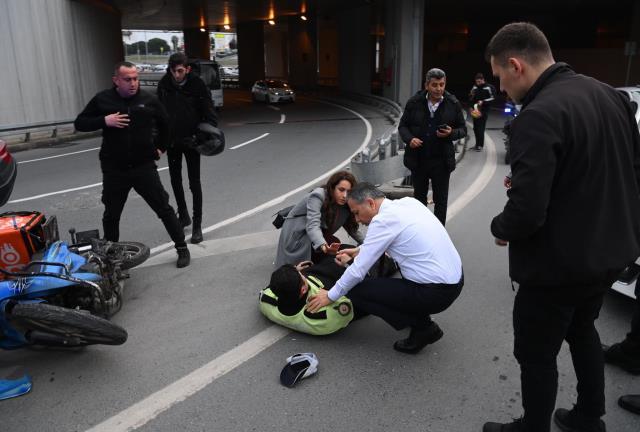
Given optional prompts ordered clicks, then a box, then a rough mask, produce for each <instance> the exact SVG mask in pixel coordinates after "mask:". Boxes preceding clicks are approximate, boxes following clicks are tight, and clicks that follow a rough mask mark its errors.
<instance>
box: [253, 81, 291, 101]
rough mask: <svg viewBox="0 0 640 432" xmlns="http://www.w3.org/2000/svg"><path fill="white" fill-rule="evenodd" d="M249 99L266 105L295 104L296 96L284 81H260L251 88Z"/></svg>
mask: <svg viewBox="0 0 640 432" xmlns="http://www.w3.org/2000/svg"><path fill="white" fill-rule="evenodd" d="M251 98H252V99H253V100H254V101H264V102H267V103H276V102H285V101H286V102H295V101H296V94H295V92H294V91H293V89H292V88H291V87H289V84H287V83H286V82H284V81H279V80H260V81H256V82H255V84H254V85H253V87H252V88H251Z"/></svg>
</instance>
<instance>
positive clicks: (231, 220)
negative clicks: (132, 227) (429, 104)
mask: <svg viewBox="0 0 640 432" xmlns="http://www.w3.org/2000/svg"><path fill="white" fill-rule="evenodd" d="M317 102H320V103H323V104H326V105H333V106H336V107H339V108H342V109H344V110H347V111H349V112H350V113H352V114H354V115H356V116H358V117H359V118H360V119H361V120H362V121H363V122H364V124H365V126H366V128H367V133H366V135H365V137H364V139H363V140H362V144H361V145H360V147H358V149H357V150H356V151H355V152H353V154H352V155H351V156H349V157H348V158H347V159H345V160H343V161H342V162H340V163H339V164H338V165H337V166H336V167H335V168H333V169H332V170H330V171H327V172H326V173H324V174H322V175H320V176H318V177H316V178H314V179H313V180H311V181H309V182H307V183H305V184H303V185H302V186H300V187H298V188H296V189H294V190H292V191H289V192H287V193H286V194H284V195H280V196H279V197H277V198H274V199H272V200H270V201H267V202H265V203H263V204H260V205H259V206H257V207H254V208H252V209H250V210H247V211H246V212H243V213H240V214H238V215H235V216H233V217H231V218H229V219H225V220H223V221H221V222H218V223H217V224H214V225H211V226H209V227H207V228H205V229H203V230H202V233H203V234H206V233H208V232H211V231H214V230H217V229H219V228H222V227H225V226H227V225H230V224H232V223H234V222H237V221H239V220H242V219H244V218H246V217H249V216H251V215H254V214H256V213H259V212H261V211H262V210H265V209H268V208H269V207H272V206H274V205H276V204H280V203H281V202H283V201H284V200H285V199H287V198H289V197H290V196H291V195H295V194H297V193H298V192H300V191H302V190H305V189H308V188H309V187H310V186H313V185H315V184H316V183H318V182H319V181H320V180H323V179H325V178H327V177H329V176H330V175H331V174H333V173H334V172H336V171H339V170H341V169H342V168H343V167H344V166H346V165H348V164H349V162H351V159H353V157H354V156H355V155H357V154H358V153H359V152H361V151H362V150H363V149H364V148H365V147H366V145H367V144H368V143H369V141H370V140H371V135H372V130H373V129H372V128H371V123H369V120H367V119H366V118H364V116H362V115H361V114H360V113H357V112H355V111H353V110H352V109H349V108H347V107H344V106H342V105H338V104H334V103H331V102H325V101H317ZM190 238H191V234H189V235H187V236H186V240H189V239H190ZM171 247H173V242H170V243H164V244H161V245H158V246H156V247H154V248H152V249H151V253H158V252H161V251H163V250H166V249H169V248H171Z"/></svg>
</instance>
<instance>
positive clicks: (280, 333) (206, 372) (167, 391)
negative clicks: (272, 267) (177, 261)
mask: <svg viewBox="0 0 640 432" xmlns="http://www.w3.org/2000/svg"><path fill="white" fill-rule="evenodd" d="M323 103H327V104H330V105H335V104H332V103H330V102H323ZM337 106H340V105H337ZM341 108H344V109H346V110H348V111H351V112H353V113H354V114H356V115H358V116H359V117H360V118H361V119H362V120H363V121H364V122H365V124H367V137H368V138H370V136H371V125H370V124H369V122H368V121H367V120H366V119H365V118H364V117H362V116H360V115H359V114H358V113H356V112H355V111H352V110H350V109H348V108H345V107H341ZM487 138H488V136H487ZM368 142H369V141H368V140H365V141H364V143H363V145H362V146H361V147H360V148H363V147H364V146H365V145H366V144H367V143H368ZM355 154H357V152H355V153H354V156H355ZM350 160H351V158H349V159H347V161H345V162H346V163H348V162H349V161H350ZM342 166H343V165H342V164H341V165H339V166H338V167H336V168H335V169H334V170H332V171H331V172H329V173H327V174H325V176H329V175H331V174H333V172H334V171H337V170H338V169H339V168H341V167H342ZM495 169H496V153H495V143H494V142H493V140H491V138H489V139H488V140H487V158H486V160H485V163H484V166H483V169H482V171H481V173H480V175H479V177H478V179H476V180H475V181H474V182H473V183H472V185H471V187H470V188H469V189H473V191H474V192H473V193H471V194H466V192H465V193H463V194H462V195H461V196H460V197H458V198H457V199H456V200H455V201H454V202H453V203H452V205H451V207H450V208H455V211H454V212H452V214H451V215H450V217H449V218H448V219H450V218H452V217H453V216H455V214H457V213H459V212H460V211H461V210H462V208H464V207H465V206H466V205H467V204H468V203H469V202H470V201H471V199H473V198H474V197H475V196H477V195H478V194H479V193H480V191H481V190H482V189H481V187H484V186H486V185H487V183H488V179H487V178H486V175H487V173H493V172H495ZM313 183H314V182H309V183H307V184H306V185H304V186H302V187H300V188H298V189H296V190H295V191H292V192H289V193H288V194H285V195H283V196H281V197H280V198H276V199H275V200H272V201H270V202H269V203H272V204H271V205H273V204H275V203H274V202H273V201H277V200H280V201H282V200H284V199H285V198H286V197H287V196H290V195H292V194H294V193H297V192H298V191H300V190H302V189H305V188H306V187H308V186H310V185H311V184H313ZM280 201H278V202H280ZM269 203H265V204H269ZM265 204H263V205H261V206H259V207H256V209H257V208H262V207H263V206H265ZM256 209H253V210H250V211H249V212H245V213H243V214H242V215H244V216H242V215H238V216H236V217H235V218H231V219H227V221H223V222H221V223H220V224H216V225H213V226H211V227H209V228H207V229H206V230H203V231H206V232H208V231H212V230H213V229H216V228H219V227H220V226H223V225H222V224H228V223H231V222H234V221H236V220H238V219H239V218H240V216H242V217H246V216H249V215H250V214H253V213H255V212H256ZM258 211H259V210H258ZM167 245H170V244H169V243H167ZM163 246H164V248H166V247H167V246H165V245H161V246H157V247H155V248H153V249H152V250H151V251H152V253H153V252H154V250H155V251H158V250H160V249H159V248H161V247H163ZM287 334H289V330H287V329H284V328H282V327H278V326H271V327H269V328H267V329H266V330H263V331H262V332H260V333H258V334H257V335H255V336H254V337H252V338H251V339H249V340H247V341H246V342H244V343H243V344H241V345H239V346H238V347H236V348H234V349H232V350H230V351H227V352H226V353H224V354H222V355H221V356H219V357H217V358H215V359H213V360H212V361H210V362H209V363H207V364H205V365H204V366H202V367H200V368H198V369H196V370H195V371H193V372H191V373H190V374H188V375H187V376H185V377H183V378H181V379H179V380H178V381H175V382H173V383H172V384H169V385H168V386H166V387H165V388H163V389H160V390H158V391H157V392H155V393H153V394H152V395H150V396H148V397H147V398H145V399H143V400H141V401H140V402H138V403H136V404H134V405H132V406H130V407H129V408H127V409H125V410H124V411H121V412H119V413H118V414H116V415H114V416H113V417H111V418H109V419H107V420H105V421H104V422H102V423H100V424H98V425H96V426H94V427H93V428H91V429H89V430H88V431H87V432H120V431H122V432H128V431H132V430H135V429H137V428H139V427H141V426H143V425H145V424H147V423H148V422H149V421H151V420H153V419H154V418H156V417H157V416H158V415H160V414H161V413H162V412H164V411H166V410H168V409H169V408H171V407H172V406H173V405H175V404H177V403H179V402H182V401H184V400H186V399H187V398H188V397H190V396H192V395H194V394H195V393H197V392H198V391H200V390H202V389H203V388H205V387H206V386H207V385H209V384H211V383H212V382H213V381H215V380H216V379H217V378H219V377H221V376H223V375H224V374H226V373H228V372H230V371H232V370H233V369H235V368H236V367H238V366H239V365H241V364H242V363H244V362H245V361H247V360H249V359H250V358H252V357H254V356H256V355H257V354H259V353H260V352H262V351H264V350H265V349H267V348H268V347H269V346H271V345H273V344H275V343H276V342H277V341H279V340H280V339H282V338H283V337H284V336H286V335H287Z"/></svg>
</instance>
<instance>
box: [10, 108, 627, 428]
mask: <svg viewBox="0 0 640 432" xmlns="http://www.w3.org/2000/svg"><path fill="white" fill-rule="evenodd" d="M239 98H240V99H241V98H242V96H239ZM236 104H237V105H236ZM234 107H236V108H234ZM352 109H354V110H356V111H357V112H360V113H361V114H362V115H363V116H365V117H367V118H369V121H370V122H371V123H372V125H373V129H374V136H375V131H376V130H381V129H382V128H384V126H385V124H384V123H385V122H384V120H383V119H381V118H380V117H379V116H378V115H377V114H375V113H373V112H370V111H368V110H367V109H365V108H364V107H361V109H357V107H355V106H353V107H352ZM281 110H282V111H280V112H277V111H275V110H274V109H273V108H268V107H266V106H262V105H253V104H250V103H249V102H246V103H245V102H243V101H242V100H239V99H238V100H237V101H236V102H234V103H233V104H232V105H231V106H230V107H229V109H228V110H227V108H225V110H224V111H223V115H222V118H223V121H224V123H223V127H225V132H227V131H228V132H227V137H228V139H229V141H230V142H232V143H238V144H239V143H241V142H244V141H245V140H248V139H251V138H253V137H256V136H259V135H261V134H263V133H266V132H269V133H270V135H269V136H268V137H267V138H264V139H263V140H260V141H256V142H254V143H252V144H249V145H247V146H245V147H241V148H240V149H238V150H236V151H233V150H229V151H227V152H225V153H224V154H223V155H222V156H221V157H220V158H212V160H211V162H210V164H211V165H210V167H211V168H210V169H208V170H205V174H204V177H205V178H206V180H205V185H206V186H205V190H206V191H207V194H206V196H207V197H209V198H208V199H207V198H205V206H206V209H205V212H206V220H205V222H206V223H205V225H213V224H219V223H220V222H223V221H225V220H227V219H228V218H230V217H233V216H234V215H239V214H242V213H243V212H247V211H248V210H250V209H252V208H255V207H256V206H258V205H259V204H261V203H264V202H267V201H269V200H272V199H275V198H277V197H278V196H282V195H283V194H286V193H287V192H289V191H292V190H295V189H296V188H298V187H299V186H301V185H304V184H305V183H307V182H309V181H311V180H313V179H314V178H316V177H318V176H320V175H322V173H323V172H326V171H328V170H330V169H332V168H333V167H334V166H335V165H337V164H339V163H340V161H343V160H345V159H346V158H347V157H348V156H349V155H350V154H351V153H352V152H353V151H355V149H356V148H357V147H358V146H359V145H360V144H361V142H362V140H363V138H364V136H365V133H366V132H365V129H366V128H365V126H364V122H363V121H362V120H361V119H358V118H357V117H356V116H355V115H354V114H353V113H350V112H348V111H345V110H343V109H340V108H338V107H335V106H329V105H324V104H321V103H318V102H314V101H307V100H300V102H299V103H298V102H296V104H295V105H288V106H283V107H281ZM280 113H286V114H287V121H286V122H285V123H284V124H279V123H278V121H279V118H280V115H279V114H280ZM296 119H298V120H299V121H298V122H296V121H294V120H296ZM290 120H291V122H289V121H290ZM256 123H257V124H256ZM236 124H237V125H236ZM489 136H490V137H491V138H492V141H488V142H487V144H486V151H485V152H483V153H475V152H470V153H468V154H467V155H466V156H465V158H464V159H463V160H462V162H461V163H460V165H459V166H458V168H457V169H456V171H455V172H454V174H453V177H452V181H451V191H450V215H451V217H450V220H449V221H448V223H447V229H448V231H449V233H450V235H451V237H452V239H453V241H454V243H455V245H456V247H457V248H458V250H459V252H460V254H461V256H462V260H463V265H464V270H465V287H464V289H463V292H462V294H461V296H460V298H459V299H458V300H457V301H456V302H455V303H454V304H453V306H452V307H451V308H450V309H448V310H447V311H445V312H443V313H442V314H439V315H436V316H434V319H435V320H436V321H437V322H438V323H439V325H440V326H441V327H442V328H443V330H444V333H445V336H444V338H443V339H441V340H440V341H439V342H437V343H436V344H434V345H432V346H429V347H427V348H426V349H424V350H423V352H422V353H420V354H419V355H416V356H411V355H405V354H401V353H398V352H396V351H394V350H393V349H392V345H393V342H394V341H395V340H397V339H399V338H402V337H404V336H405V332H396V331H395V330H393V329H392V328H390V327H389V326H387V325H386V324H385V323H384V322H383V321H381V320H380V319H378V318H375V317H367V318H364V319H362V320H359V321H357V322H354V323H352V324H350V325H349V326H348V327H347V328H346V329H344V330H342V331H340V332H338V333H337V334H334V335H331V336H327V337H312V336H307V335H302V334H297V333H289V332H282V331H280V330H279V329H278V328H276V327H274V326H272V325H271V323H270V322H268V321H267V320H265V319H264V318H263V317H262V316H261V315H260V314H259V312H258V310H257V307H256V306H257V304H256V301H257V292H258V290H259V289H261V288H263V287H264V286H265V285H266V283H267V281H268V278H269V275H270V272H271V270H272V261H273V256H274V251H275V242H276V239H277V234H278V233H277V231H275V230H273V228H272V227H271V225H270V221H271V214H272V213H273V212H274V211H275V209H276V208H278V207H280V206H284V205H285V204H287V203H294V202H295V201H296V200H297V199H299V197H300V196H302V194H303V192H304V191H300V192H299V193H297V194H294V195H292V196H290V197H288V198H286V199H285V200H284V203H283V204H282V205H276V206H275V208H271V209H264V210H262V211H259V212H256V213H255V214H252V215H250V216H248V217H245V218H242V219H238V220H235V221H233V223H228V224H223V225H222V226H220V227H219V228H217V229H215V230H213V231H211V232H209V233H207V234H206V236H205V238H206V241H205V242H204V243H203V244H202V245H199V246H194V247H192V251H193V254H194V260H193V262H192V265H191V266H189V267H188V268H186V269H181V270H177V269H175V267H174V264H173V261H174V255H173V252H172V251H167V252H165V253H161V254H159V255H157V256H155V257H153V258H152V259H151V260H150V261H149V262H148V265H146V266H143V267H141V268H138V269H135V270H134V271H133V272H132V278H131V279H130V280H129V281H127V286H126V293H125V305H124V308H123V310H122V311H121V312H120V313H119V314H118V315H116V316H115V317H114V321H115V322H117V323H118V324H120V325H122V326H124V327H125V328H126V329H127V330H128V331H129V335H130V336H129V340H128V341H127V343H126V344H124V345H123V346H120V347H101V346H94V347H89V348H87V349H83V350H77V351H76V350H74V351H64V350H40V349H38V350H34V349H32V350H19V351H14V352H5V353H2V354H0V367H1V366H8V365H13V364H22V365H24V366H25V367H26V368H27V369H28V370H29V372H30V373H31V374H32V376H33V378H34V389H33V391H32V393H31V394H29V395H26V396H23V397H21V398H18V399H14V400H8V401H3V402H1V403H0V418H1V419H2V427H1V430H2V431H88V430H93V431H110V432H111V431H121V430H122V431H124V430H133V428H134V427H136V426H139V427H138V429H137V430H141V431H154V432H155V431H177V430H180V431H254V430H255V431H301V430H313V431H336V430H340V431H416V432H427V431H429V432H461V431H480V430H481V428H482V424H483V423H484V422H485V421H488V420H493V421H509V420H510V419H511V418H512V417H517V416H519V415H520V413H521V409H520V393H519V370H518V367H517V364H516V362H515V360H514V358H513V355H512V354H511V351H512V344H513V337H512V327H511V310H512V305H513V299H514V295H515V293H514V292H513V291H512V289H511V284H510V281H509V278H508V276H507V253H506V252H507V251H506V249H504V248H498V247H496V246H494V245H493V239H492V237H491V234H490V232H489V222H490V220H491V218H492V217H493V216H494V215H495V214H496V213H497V212H499V211H500V209H501V208H502V206H503V205H504V201H505V193H504V188H503V186H502V178H503V176H504V174H505V173H506V171H507V168H506V167H505V166H504V165H502V164H500V162H499V161H500V159H501V157H502V151H503V149H502V148H501V139H500V134H499V132H497V131H489ZM492 142H495V143H496V144H497V145H496V147H497V153H493V152H492V150H491V148H492ZM94 145H95V144H93V143H91V142H86V143H79V144H76V145H74V146H73V147H72V148H70V149H61V148H56V149H52V150H48V152H50V153H51V154H53V153H55V154H60V153H63V152H65V151H73V150H78V149H83V148H90V147H91V146H94ZM233 145H234V144H231V146H233ZM29 153H31V152H29ZM44 153H46V152H45V151H44V150H38V151H37V152H36V151H34V152H33V153H31V154H27V153H20V154H18V156H19V158H20V159H21V160H26V159H27V158H35V157H41V156H43V155H44ZM81 155H83V156H80V155H78V156H72V157H74V158H77V159H78V160H75V162H73V161H70V160H68V162H63V160H67V158H57V159H51V160H49V161H48V162H46V163H44V162H43V165H42V166H39V167H38V168H36V167H35V166H34V168H33V170H32V171H31V176H28V175H26V174H25V176H23V173H24V172H25V170H26V169H27V168H26V166H28V165H29V164H26V165H24V169H23V166H21V167H20V169H21V172H20V176H21V177H20V178H19V186H18V187H17V188H16V192H15V193H14V198H20V197H25V196H29V195H30V194H34V193H43V190H42V189H43V188H44V191H52V190H54V189H56V190H59V189H63V188H70V187H77V186H79V185H82V184H89V183H91V182H99V181H100V179H99V172H98V171H97V164H96V163H95V156H96V155H95V153H91V152H87V153H83V154H81ZM85 158H86V159H85ZM80 159H81V160H80ZM496 160H497V161H498V163H496ZM33 164H36V162H33ZM49 164H61V165H59V166H57V168H56V167H55V166H54V167H49ZM62 164H65V165H62ZM47 167H49V168H47ZM65 167H66V168H65ZM72 168H73V169H74V170H76V169H77V170H79V171H80V173H79V174H78V178H77V179H76V180H75V181H74V177H75V176H70V175H69V174H68V172H69V170H70V169H72ZM61 172H62V173H61ZM65 172H66V175H65V174H63V173H65ZM41 175H42V176H44V177H45V178H46V181H42V182H40V185H39V186H38V184H36V183H37V179H38V178H39V177H40V176H41ZM162 176H163V180H164V181H166V184H167V185H168V181H167V180H168V177H167V174H166V172H163V174H162ZM55 182H60V183H59V184H58V183H55ZM22 183H25V184H22ZM43 185H47V186H48V187H46V188H45V186H43ZM38 189H40V190H41V191H40V192H38ZM85 193H86V194H87V195H88V196H87V197H82V198H81V197H80V195H82V194H85ZM89 194H90V195H89ZM140 201H141V200H139V199H132V200H131V202H130V203H129V204H128V208H127V212H126V215H125V219H124V221H126V222H124V223H123V231H124V230H126V231H125V232H126V236H125V235H124V234H123V238H125V237H126V238H131V239H137V240H143V241H146V242H147V243H151V244H152V245H158V244H161V243H162V242H164V241H167V238H166V235H165V234H164V233H162V227H161V225H160V223H159V221H156V219H155V216H153V214H151V212H150V211H149V210H148V209H146V207H145V205H144V203H142V202H140ZM30 203H31V204H33V205H32V206H30V207H28V208H39V209H44V210H45V211H46V212H49V213H51V212H55V213H57V214H58V215H59V217H60V219H61V223H65V220H66V219H69V220H70V221H71V222H69V223H75V224H78V225H80V224H81V223H83V222H87V225H89V224H88V222H94V225H95V224H99V219H100V213H101V207H100V204H99V188H95V190H84V191H78V192H73V193H68V194H65V195H64V196H51V197H46V198H43V199H41V200H34V201H31V202H30ZM71 203H76V204H75V207H73V208H71V207H72V204H71ZM83 203H84V207H83V206H82V205H81V204H83ZM89 204H90V205H89ZM25 207H26V205H22V206H19V205H16V206H14V207H12V208H22V209H24V208H25ZM85 214H87V215H85ZM146 219H148V220H153V221H154V222H152V223H150V222H148V221H147V220H146ZM150 239H151V240H152V241H150ZM631 310H632V303H631V301H630V299H628V298H625V297H622V296H620V295H618V294H614V293H612V294H610V295H608V296H607V297H606V300H605V305H604V307H603V310H602V313H601V318H600V319H599V321H598V328H599V330H600V333H601V336H602V339H603V341H606V342H612V341H617V340H619V339H621V338H622V337H623V335H624V334H625V333H626V331H627V329H628V326H629V322H630V318H631ZM247 341H248V342H247ZM307 351H312V352H315V353H316V354H317V355H318V358H319V360H320V366H319V372H318V373H317V374H316V375H315V376H313V377H311V378H309V379H307V380H305V381H302V382H301V383H300V384H299V385H298V386H297V387H295V388H293V389H288V388H285V387H283V386H281V385H280V384H279V382H278V376H279V373H280V370H281V368H282V367H283V366H284V359H285V358H286V357H287V356H289V355H291V354H293V353H296V352H307ZM558 364H559V370H560V386H559V392H558V401H557V406H563V407H570V406H571V402H572V401H573V399H574V397H575V390H574V388H575V377H574V375H573V372H572V368H571V365H570V357H569V354H568V349H567V347H566V346H565V347H563V350H562V352H561V354H560V357H559V359H558ZM606 378H607V411H608V414H607V415H606V417H605V420H606V422H607V425H608V430H610V431H616V432H632V431H633V432H636V431H638V430H639V429H640V417H638V416H633V415H631V414H628V413H626V412H624V411H622V410H621V409H620V408H618V407H617V405H616V403H615V400H616V399H617V397H618V396H619V395H620V394H626V393H632V392H635V393H638V392H640V379H639V378H638V377H630V376H628V375H626V374H625V373H623V372H621V371H620V370H618V369H615V368H611V367H607V369H606ZM92 428H93V429H92ZM552 430H553V431H556V432H557V431H558V429H557V428H555V426H553V427H552Z"/></svg>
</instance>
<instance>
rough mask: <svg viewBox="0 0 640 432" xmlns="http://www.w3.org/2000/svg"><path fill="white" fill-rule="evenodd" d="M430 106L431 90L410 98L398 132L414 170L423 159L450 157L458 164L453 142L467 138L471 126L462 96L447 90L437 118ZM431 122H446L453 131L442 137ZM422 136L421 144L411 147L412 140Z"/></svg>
mask: <svg viewBox="0 0 640 432" xmlns="http://www.w3.org/2000/svg"><path fill="white" fill-rule="evenodd" d="M430 116H431V113H430V112H429V106H428V105H427V91H426V90H422V91H419V92H418V93H416V94H415V95H413V96H412V97H411V99H409V101H408V102H407V106H406V107H405V109H404V112H403V113H402V118H401V119H400V125H399V126H398V132H399V133H400V136H401V137H402V141H404V142H405V143H406V144H407V146H406V149H405V165H406V166H407V168H409V169H411V170H413V169H417V168H418V165H419V163H420V160H423V159H436V158H439V159H447V160H452V161H453V163H454V166H455V149H454V147H453V141H456V140H459V139H460V138H464V137H465V136H466V135H467V126H466V124H465V120H464V114H463V112H462V106H461V105H460V102H458V99H456V97H455V96H453V95H452V94H451V93H449V92H446V91H445V93H444V97H443V100H442V102H441V103H440V105H439V106H438V109H437V110H436V111H435V115H434V118H433V120H432V119H430ZM429 123H433V124H434V125H437V126H439V125H442V124H446V125H448V126H450V127H451V128H452V129H453V130H452V131H451V134H450V135H449V136H448V137H447V138H438V137H437V136H436V134H435V130H434V129H430V128H429ZM414 137H415V138H419V139H421V140H422V141H423V144H422V146H421V147H418V148H415V149H412V148H411V147H410V146H409V143H410V142H411V139H413V138H414Z"/></svg>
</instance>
